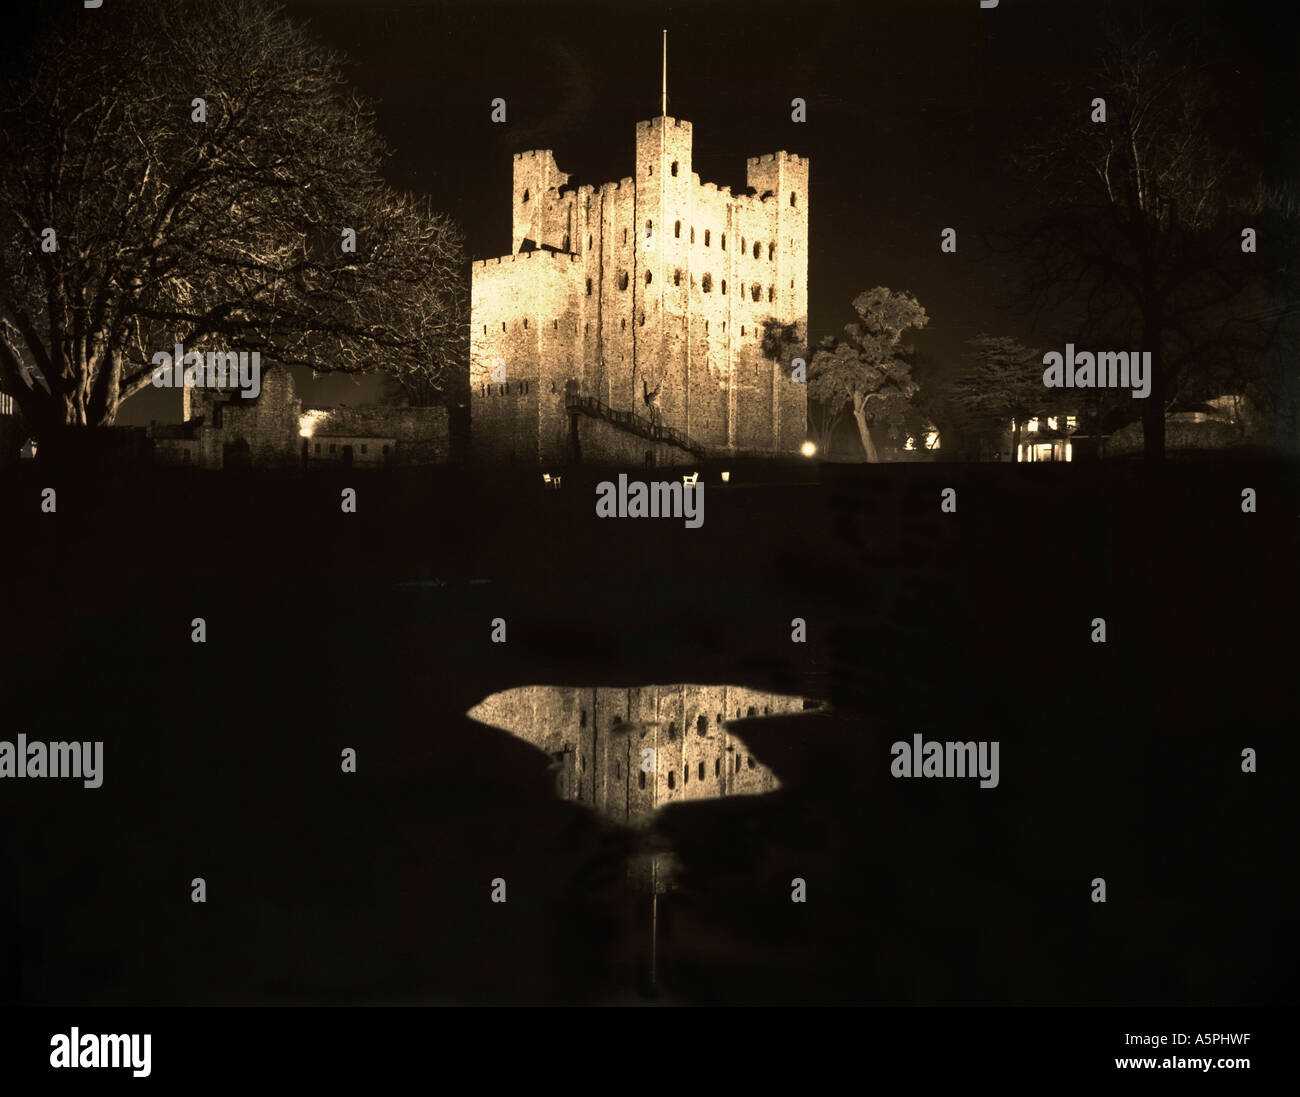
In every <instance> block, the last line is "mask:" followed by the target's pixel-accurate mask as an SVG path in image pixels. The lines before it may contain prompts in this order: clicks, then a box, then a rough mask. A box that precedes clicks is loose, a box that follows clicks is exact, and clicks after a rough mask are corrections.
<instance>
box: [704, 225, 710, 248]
mask: <svg viewBox="0 0 1300 1097" xmlns="http://www.w3.org/2000/svg"><path fill="white" fill-rule="evenodd" d="M704 246H705V247H706V248H707V247H708V246H709V230H708V229H705V230H704Z"/></svg>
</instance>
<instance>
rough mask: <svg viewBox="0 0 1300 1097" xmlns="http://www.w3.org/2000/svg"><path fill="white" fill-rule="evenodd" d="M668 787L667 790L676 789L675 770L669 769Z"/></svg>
mask: <svg viewBox="0 0 1300 1097" xmlns="http://www.w3.org/2000/svg"><path fill="white" fill-rule="evenodd" d="M668 787H669V788H676V787H677V773H676V771H675V770H671V769H670V770H669V771H668Z"/></svg>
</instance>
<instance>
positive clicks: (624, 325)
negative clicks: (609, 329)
mask: <svg viewBox="0 0 1300 1097" xmlns="http://www.w3.org/2000/svg"><path fill="white" fill-rule="evenodd" d="M621 330H623V331H627V320H626V319H624V320H623V327H622V329H621Z"/></svg>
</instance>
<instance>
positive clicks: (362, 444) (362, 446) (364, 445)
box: [361, 442, 366, 453]
mask: <svg viewBox="0 0 1300 1097" xmlns="http://www.w3.org/2000/svg"><path fill="white" fill-rule="evenodd" d="M361 452H362V453H365V452H366V444H365V442H362V443H361Z"/></svg>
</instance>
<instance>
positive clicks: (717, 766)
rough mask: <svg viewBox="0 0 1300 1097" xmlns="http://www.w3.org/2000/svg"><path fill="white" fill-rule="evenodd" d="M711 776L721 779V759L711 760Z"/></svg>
mask: <svg viewBox="0 0 1300 1097" xmlns="http://www.w3.org/2000/svg"><path fill="white" fill-rule="evenodd" d="M713 776H714V777H721V776H722V759H721V758H715V759H713Z"/></svg>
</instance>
